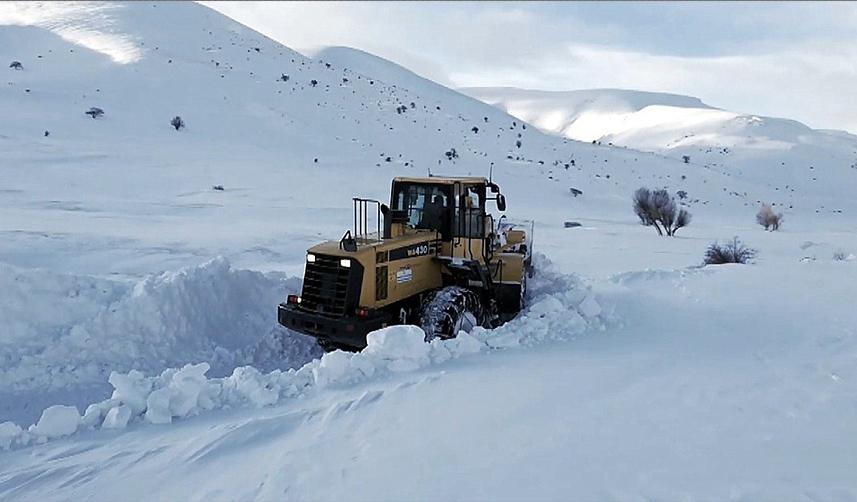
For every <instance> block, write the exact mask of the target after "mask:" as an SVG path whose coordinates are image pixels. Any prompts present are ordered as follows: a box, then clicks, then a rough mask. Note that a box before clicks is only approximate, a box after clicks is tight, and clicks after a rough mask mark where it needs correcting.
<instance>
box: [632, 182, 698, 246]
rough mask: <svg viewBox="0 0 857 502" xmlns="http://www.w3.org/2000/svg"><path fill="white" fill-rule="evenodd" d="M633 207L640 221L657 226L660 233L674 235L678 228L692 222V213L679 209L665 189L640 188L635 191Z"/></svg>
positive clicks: (650, 225) (656, 228)
mask: <svg viewBox="0 0 857 502" xmlns="http://www.w3.org/2000/svg"><path fill="white" fill-rule="evenodd" d="M633 207H634V213H635V214H636V215H637V217H638V218H640V222H641V223H642V224H643V225H646V226H649V227H655V230H656V231H657V232H658V235H664V234H666V235H669V236H674V235H675V233H676V231H677V230H678V229H680V228H682V227H686V226H688V225H689V224H690V220H691V215H690V213H688V212H687V211H686V210H684V209H679V207H678V205H677V204H676V202H675V199H673V197H672V196H671V195H670V194H669V192H667V191H666V190H665V189H659V190H655V191H651V190H649V189H648V188H646V187H642V188H638V189H637V190H636V191H635V192H634V196H633Z"/></svg>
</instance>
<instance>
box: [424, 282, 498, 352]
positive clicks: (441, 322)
mask: <svg viewBox="0 0 857 502" xmlns="http://www.w3.org/2000/svg"><path fill="white" fill-rule="evenodd" d="M484 323H485V313H484V309H483V308H482V303H481V302H480V301H479V295H477V294H476V293H474V292H473V291H471V290H469V289H467V288H462V287H460V286H447V287H445V288H442V289H439V290H437V291H435V292H434V293H432V294H431V295H430V296H429V297H428V298H426V300H425V301H424V302H423V306H422V310H421V312H420V324H421V327H422V328H423V331H425V332H426V341H429V340H433V339H434V338H443V339H447V338H453V337H455V336H456V335H458V332H459V331H464V332H467V333H469V332H470V331H471V330H472V329H473V328H475V327H476V326H482V325H483V324H484Z"/></svg>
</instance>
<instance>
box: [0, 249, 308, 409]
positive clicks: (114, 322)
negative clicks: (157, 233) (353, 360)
mask: <svg viewBox="0 0 857 502" xmlns="http://www.w3.org/2000/svg"><path fill="white" fill-rule="evenodd" d="M0 287H2V288H3V289H4V290H5V291H7V292H8V293H9V294H7V295H4V296H3V298H2V300H0V318H3V319H4V323H5V324H4V330H3V331H2V332H0V363H2V364H0V396H5V397H6V401H7V404H8V402H10V401H12V400H13V398H14V397H15V396H18V395H24V394H26V393H35V392H37V391H38V392H50V391H56V390H72V389H74V388H76V387H87V386H92V385H95V384H102V385H103V382H104V380H105V378H106V377H107V375H109V374H110V373H111V372H112V371H120V372H127V371H130V370H137V371H144V372H150V373H151V372H160V371H162V370H163V369H164V368H167V367H171V366H180V365H183V364H186V363H188V362H192V361H193V362H197V361H207V362H208V364H209V365H210V368H211V370H212V372H213V373H215V374H218V375H222V374H228V373H229V372H230V371H231V370H232V369H233V368H234V367H235V366H237V365H243V364H250V363H253V364H259V365H260V366H262V367H270V366H273V367H292V366H300V365H301V364H303V363H304V362H306V361H308V360H309V359H311V358H312V357H314V356H315V355H317V354H318V349H317V348H316V347H315V344H314V342H313V340H311V339H309V338H307V337H304V336H301V335H296V334H290V333H289V332H287V331H286V330H283V329H281V328H280V327H279V325H278V324H277V320H276V305H277V303H279V302H280V301H282V299H283V298H285V297H286V295H288V294H289V293H291V292H295V291H298V290H299V288H300V280H299V279H296V278H286V277H285V276H284V275H283V274H280V273H267V274H263V273H260V272H255V271H249V270H236V269H234V268H232V267H231V266H230V264H229V262H228V261H227V260H225V259H222V258H220V259H214V260H211V261H209V262H206V263H204V264H202V265H199V266H196V267H189V268H185V269H182V270H179V271H177V272H165V273H162V274H157V275H151V276H148V277H145V278H144V279H142V280H140V281H139V282H136V283H131V282H126V281H118V280H109V279H100V278H94V277H87V276H75V275H64V274H56V273H52V272H47V271H40V270H25V269H18V268H15V267H11V266H8V265H0ZM34 298H38V299H39V301H38V302H34V301H32V299H34ZM286 337H288V338H289V342H288V343H283V339H284V338H286ZM266 365H267V366H266Z"/></svg>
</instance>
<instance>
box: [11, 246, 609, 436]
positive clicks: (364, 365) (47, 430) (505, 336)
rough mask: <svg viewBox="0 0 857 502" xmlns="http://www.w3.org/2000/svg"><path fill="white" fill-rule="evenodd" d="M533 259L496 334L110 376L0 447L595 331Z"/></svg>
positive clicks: (568, 285) (376, 338)
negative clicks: (285, 366)
mask: <svg viewBox="0 0 857 502" xmlns="http://www.w3.org/2000/svg"><path fill="white" fill-rule="evenodd" d="M536 259H537V268H538V269H539V274H538V276H536V277H535V278H534V279H533V281H532V286H531V289H530V291H531V298H532V300H531V302H532V306H531V307H530V308H529V309H528V310H527V311H526V312H524V313H523V314H522V315H521V316H519V317H518V318H517V319H515V320H513V321H511V322H509V323H506V324H505V325H503V326H501V327H500V328H497V329H495V330H485V329H478V330H475V331H474V333H472V334H468V333H464V332H462V333H459V335H458V337H456V338H453V339H450V340H441V339H435V340H432V341H431V342H430V343H426V342H425V333H424V332H423V330H422V329H420V328H419V327H416V326H391V327H388V328H384V329H381V330H378V331H375V332H372V333H370V334H369V335H368V337H367V343H368V345H367V347H366V348H365V349H364V350H363V351H362V352H358V353H348V352H342V351H335V352H331V353H328V354H325V355H324V356H323V357H321V358H319V359H314V360H313V361H311V362H309V363H307V364H305V365H304V366H302V367H301V368H300V369H297V370H295V369H289V370H287V371H282V370H274V371H271V372H270V373H261V372H260V371H259V370H257V369H256V368H253V367H251V366H244V367H239V368H235V370H234V371H233V372H232V374H231V375H230V376H227V377H223V378H208V377H206V376H205V375H206V373H207V372H208V371H209V369H210V366H209V364H208V363H200V364H188V365H185V366H184V367H182V368H180V369H175V368H171V369H167V370H165V371H163V372H162V373H161V374H160V375H158V376H155V377H147V376H145V375H144V374H143V373H142V372H140V371H136V370H132V371H129V372H127V373H120V372H115V371H114V372H113V373H111V374H110V378H109V382H110V384H111V385H112V386H113V388H114V391H113V395H112V396H111V397H110V399H106V400H104V401H101V402H98V403H94V404H91V405H90V406H88V407H87V409H86V412H85V413H84V415H83V417H82V418H80V417H79V416H78V415H77V410H76V409H74V408H71V410H72V411H74V413H73V414H72V413H71V411H70V410H66V408H70V407H52V408H48V409H47V410H45V413H44V414H43V417H42V420H40V421H39V423H38V424H37V425H35V426H32V427H30V428H29V429H28V430H26V431H25V430H23V429H21V428H20V427H18V426H17V425H15V424H12V423H11V422H6V423H3V424H0V447H2V448H9V447H11V446H14V445H28V444H31V443H32V442H42V441H45V440H47V439H51V438H54V437H59V436H62V435H67V434H70V433H71V432H74V431H75V430H77V429H78V426H80V427H81V428H85V429H98V428H113V429H115V428H120V429H121V428H124V427H125V426H127V425H128V424H129V423H133V422H149V423H153V424H167V423H170V422H172V421H173V420H177V419H183V418H186V417H190V416H194V415H198V414H200V413H203V412H206V411H209V410H214V409H223V408H231V407H240V406H257V407H261V406H270V405H273V404H276V403H278V402H280V401H281V400H283V399H288V398H294V397H297V396H301V395H306V394H308V393H310V392H313V391H318V390H321V389H324V388H327V387H332V386H341V385H350V384H355V383H358V382H362V381H366V380H367V379H369V378H373V377H383V376H384V375H389V374H392V373H396V372H404V371H414V370H417V369H420V368H424V367H427V366H429V365H432V364H440V363H443V362H445V361H448V360H451V359H457V358H460V357H462V356H466V355H469V354H476V353H480V352H487V351H489V350H491V349H496V348H505V347H514V346H518V345H532V344H535V343H538V342H540V341H543V340H563V339H571V338H574V337H575V336H577V335H579V334H582V333H583V332H584V331H585V330H587V329H590V328H591V327H598V326H600V325H601V322H600V314H601V309H600V307H599V306H598V302H597V301H596V300H595V298H594V296H593V294H592V292H591V291H589V289H588V288H586V287H584V286H583V285H582V284H581V283H580V281H579V280H578V279H577V278H575V277H573V276H568V275H561V274H558V273H556V272H555V271H554V270H553V267H552V265H551V264H550V263H549V262H548V261H547V260H546V259H545V258H544V257H542V256H538V257H536ZM55 408H56V409H60V408H61V409H62V411H58V410H56V409H55ZM59 415H61V417H60V418H55V417H56V416H59ZM72 415H74V417H77V418H76V419H75V420H73V419H72ZM46 417H47V418H46ZM43 421H45V425H44V426H43V424H42V422H43ZM72 425H73V427H72Z"/></svg>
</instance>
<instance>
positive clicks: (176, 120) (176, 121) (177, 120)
mask: <svg viewBox="0 0 857 502" xmlns="http://www.w3.org/2000/svg"><path fill="white" fill-rule="evenodd" d="M170 125H171V126H173V127H174V128H175V130H176V131H178V130H179V129H182V128H184V126H185V123H184V120H182V118H181V117H179V116H178V115H176V116H175V117H173V119H172V120H170Z"/></svg>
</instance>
